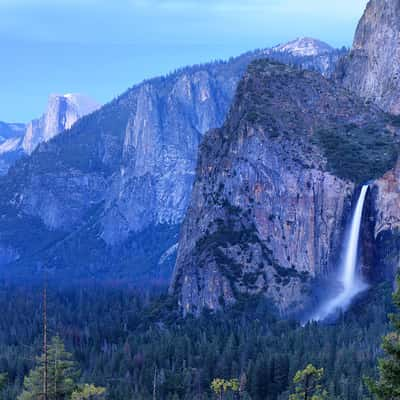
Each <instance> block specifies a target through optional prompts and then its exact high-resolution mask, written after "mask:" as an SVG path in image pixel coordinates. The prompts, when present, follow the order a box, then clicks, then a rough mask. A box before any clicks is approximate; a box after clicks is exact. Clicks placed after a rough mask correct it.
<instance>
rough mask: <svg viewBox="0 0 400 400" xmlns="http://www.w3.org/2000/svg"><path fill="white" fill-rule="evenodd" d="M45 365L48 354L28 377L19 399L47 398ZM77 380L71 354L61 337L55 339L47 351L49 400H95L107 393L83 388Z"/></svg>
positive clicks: (77, 375) (98, 389)
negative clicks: (87, 399)
mask: <svg viewBox="0 0 400 400" xmlns="http://www.w3.org/2000/svg"><path fill="white" fill-rule="evenodd" d="M45 363H46V360H45V355H44V354H42V355H41V356H40V357H38V359H37V366H36V367H35V368H34V369H33V370H31V371H30V373H29V376H27V377H25V379H24V390H23V392H22V393H21V395H20V396H19V397H18V400H38V399H43V398H44V393H43V388H44V369H45ZM78 377H79V373H78V369H77V367H76V364H75V362H74V361H73V359H72V355H71V353H68V352H67V351H66V350H65V347H64V343H63V342H62V340H61V339H60V338H59V337H58V336H56V337H54V338H53V339H52V341H51V343H50V345H49V346H48V350H47V400H70V399H71V398H73V399H85V398H93V399H94V398H96V397H94V396H95V395H96V396H97V395H101V394H103V393H104V392H105V390H104V389H103V388H96V387H95V386H93V385H85V386H82V387H81V386H80V385H78V383H77V379H78ZM85 395H86V397H85ZM79 396H80V397H79ZM89 396H91V397H89Z"/></svg>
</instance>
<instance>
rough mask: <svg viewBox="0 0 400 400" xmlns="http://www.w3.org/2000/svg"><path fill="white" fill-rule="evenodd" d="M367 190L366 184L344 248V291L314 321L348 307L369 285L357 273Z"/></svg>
mask: <svg viewBox="0 0 400 400" xmlns="http://www.w3.org/2000/svg"><path fill="white" fill-rule="evenodd" d="M367 191H368V185H364V186H363V187H362V189H361V193H360V196H359V198H358V201H357V205H356V208H355V210H354V214H353V217H352V221H351V226H350V231H349V236H348V239H347V243H346V246H345V249H344V259H343V265H342V269H341V274H340V283H341V284H342V291H341V292H340V293H339V294H338V295H336V296H335V297H334V298H332V299H330V300H329V301H328V302H327V303H325V304H324V305H323V306H322V307H321V308H320V310H318V312H317V313H316V314H315V315H314V316H313V317H312V318H311V319H312V320H314V321H319V320H323V319H325V318H327V317H328V316H329V315H331V314H332V313H334V312H335V311H337V310H338V309H342V310H344V309H346V308H347V307H348V306H349V305H350V303H351V301H352V299H353V298H354V296H356V295H357V294H358V293H360V292H362V291H363V290H365V289H366V287H367V285H366V284H365V283H364V282H363V281H362V279H361V278H360V277H359V276H358V274H357V253H358V242H359V237H360V228H361V221H362V214H363V209H364V203H365V197H366V195H367Z"/></svg>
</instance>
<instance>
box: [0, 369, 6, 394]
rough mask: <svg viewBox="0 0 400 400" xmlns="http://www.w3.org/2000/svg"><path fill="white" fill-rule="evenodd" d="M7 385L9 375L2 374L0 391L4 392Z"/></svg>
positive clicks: (0, 375) (0, 376)
mask: <svg viewBox="0 0 400 400" xmlns="http://www.w3.org/2000/svg"><path fill="white" fill-rule="evenodd" d="M6 383H7V374H4V373H3V374H0V391H2V390H3V389H4V388H5V386H6Z"/></svg>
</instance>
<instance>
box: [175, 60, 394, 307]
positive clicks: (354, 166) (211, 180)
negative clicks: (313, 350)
mask: <svg viewBox="0 0 400 400" xmlns="http://www.w3.org/2000/svg"><path fill="white" fill-rule="evenodd" d="M398 141H399V137H398V128H397V127H396V121H395V119H394V118H393V117H390V116H389V115H387V114H385V113H384V112H382V111H381V110H380V109H379V108H378V107H376V106H374V105H366V104H365V103H364V101H363V100H362V99H360V98H359V97H357V96H355V95H352V94H351V93H349V92H348V91H347V90H346V89H343V88H341V87H339V86H337V85H336V84H335V83H334V82H333V81H329V80H327V79H325V78H324V77H323V76H321V75H320V74H317V73H314V72H308V71H298V70H295V69H292V68H290V67H287V66H284V65H282V64H275V63H272V62H267V61H257V62H254V63H252V64H251V65H250V67H249V70H248V72H247V73H246V75H245V77H244V79H243V80H242V82H241V83H240V85H239V88H238V91H237V94H236V98H235V101H234V104H233V106H232V108H231V110H230V113H229V116H228V118H227V121H226V122H225V124H224V126H223V127H222V128H221V129H217V130H212V131H210V132H209V133H208V134H207V135H206V137H205V139H204V141H203V143H202V145H201V148H200V155H199V162H198V166H197V175H196V181H195V184H194V189H193V194H192V199H191V203H190V206H189V210H188V214H187V216H186V219H185V222H184V224H183V228H182V232H181V238H180V242H179V252H178V257H177V262H176V266H175V271H174V278H173V282H172V285H171V293H173V294H175V295H176V296H177V297H178V301H179V304H180V306H181V308H182V309H183V311H184V313H185V314H187V313H193V314H198V313H199V312H201V311H202V310H203V309H204V308H208V309H211V310H216V309H219V308H221V307H223V306H225V305H229V304H232V303H234V302H236V301H238V300H240V299H241V298H243V297H245V296H248V295H255V294H258V295H260V294H261V295H265V296H267V297H268V298H271V299H272V300H273V303H274V304H275V305H276V306H277V308H278V309H279V311H281V312H283V313H287V312H301V311H303V310H304V309H305V307H306V306H307V305H308V303H309V302H310V300H311V297H312V296H311V295H310V294H311V290H312V287H313V282H315V281H316V280H318V279H321V278H324V277H326V276H328V275H329V273H330V272H332V271H334V270H335V268H337V259H338V255H339V253H340V245H341V240H342V238H343V232H344V227H345V224H346V220H347V218H348V216H349V212H350V210H351V205H352V198H353V196H354V192H355V190H356V189H357V185H358V184H360V183H361V182H366V181H369V180H374V179H377V178H380V177H382V176H383V175H384V174H385V173H386V172H387V171H391V172H387V174H386V175H384V177H383V178H381V179H379V180H377V181H376V183H375V186H376V190H375V192H376V196H375V200H374V205H373V207H375V215H376V218H375V222H376V231H375V234H374V239H373V246H375V247H377V245H376V239H377V238H378V237H379V235H380V232H382V231H385V232H387V230H388V229H392V228H393V226H392V225H390V227H389V226H388V225H389V224H392V223H393V222H396V221H397V222H396V223H397V224H398V210H396V205H397V203H398V192H397V191H396V190H398V182H397V183H396V178H395V177H393V174H394V172H393V171H395V170H393V168H394V166H395V163H396V160H397V156H398V153H397V145H398ZM371 201H372V200H371ZM393 213H394V214H395V216H397V217H394V216H393ZM393 218H395V219H396V218H397V219H396V221H394V220H393ZM378 241H379V239H378ZM386 251H387V248H386ZM391 263H392V262H391V261H389V264H390V265H392V264H391ZM392 266H393V265H392Z"/></svg>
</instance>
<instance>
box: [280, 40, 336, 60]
mask: <svg viewBox="0 0 400 400" xmlns="http://www.w3.org/2000/svg"><path fill="white" fill-rule="evenodd" d="M273 50H274V51H279V52H286V53H290V54H291V55H294V56H304V57H307V56H318V55H321V54H325V53H330V52H331V51H333V47H331V46H330V45H329V44H327V43H325V42H322V41H321V40H318V39H314V38H310V37H300V38H297V39H295V40H292V41H290V42H288V43H285V44H280V45H278V46H275V47H274V48H273Z"/></svg>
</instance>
